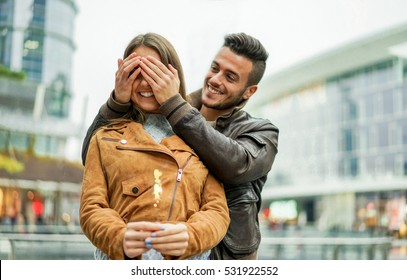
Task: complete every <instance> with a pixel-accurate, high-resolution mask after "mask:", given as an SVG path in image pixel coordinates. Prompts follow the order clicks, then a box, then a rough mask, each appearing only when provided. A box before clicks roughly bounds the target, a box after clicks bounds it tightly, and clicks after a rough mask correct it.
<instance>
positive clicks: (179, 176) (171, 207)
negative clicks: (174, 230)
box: [167, 155, 192, 221]
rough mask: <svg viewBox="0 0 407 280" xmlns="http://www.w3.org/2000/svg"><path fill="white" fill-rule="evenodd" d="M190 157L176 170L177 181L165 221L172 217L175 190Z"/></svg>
mask: <svg viewBox="0 0 407 280" xmlns="http://www.w3.org/2000/svg"><path fill="white" fill-rule="evenodd" d="M191 158H192V155H190V156H189V157H188V158H187V160H186V161H185V163H184V165H183V166H182V167H181V168H179V169H178V174H177V181H176V182H175V186H174V193H173V194H172V201H171V206H170V211H169V213H168V218H167V221H169V220H170V218H171V215H172V209H173V208H174V202H175V196H176V194H177V188H178V185H179V183H180V182H181V178H182V173H183V172H184V169H185V168H186V167H187V165H188V162H189V161H190V160H191Z"/></svg>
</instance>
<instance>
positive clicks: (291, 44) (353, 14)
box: [72, 0, 407, 127]
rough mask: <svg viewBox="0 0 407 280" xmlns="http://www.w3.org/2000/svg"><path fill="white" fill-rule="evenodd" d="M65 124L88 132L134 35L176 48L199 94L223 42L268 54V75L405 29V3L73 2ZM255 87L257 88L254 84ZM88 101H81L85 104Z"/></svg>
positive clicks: (254, 0) (189, 83)
mask: <svg viewBox="0 0 407 280" xmlns="http://www.w3.org/2000/svg"><path fill="white" fill-rule="evenodd" d="M76 3H77V6H78V15H77V18H76V21H75V39H74V40H75V43H76V53H75V56H74V63H73V71H74V72H73V73H74V75H73V89H74V95H75V98H74V102H73V106H72V118H73V120H74V121H76V122H80V121H81V120H84V121H85V126H86V127H88V126H89V124H90V123H91V121H92V120H93V118H94V116H95V115H96V113H97V111H98V109H99V107H100V106H101V105H102V104H103V103H104V102H105V101H106V100H107V98H108V96H109V94H110V92H111V90H112V89H113V88H114V78H115V72H116V70H117V59H118V58H119V57H121V56H122V54H123V51H124V49H125V47H126V46H127V43H128V42H129V41H130V40H131V39H132V38H133V37H135V36H136V35H138V34H140V33H145V32H156V33H159V34H161V35H163V36H164V37H166V38H167V39H169V41H170V42H171V43H172V44H173V45H174V47H175V48H176V50H177V52H178V54H179V56H180V59H181V63H182V65H183V68H184V73H185V78H186V83H187V91H188V92H191V91H193V90H195V89H198V88H199V87H201V86H202V82H203V78H204V76H205V73H206V71H207V70H208V69H209V65H210V63H211V61H212V59H213V57H214V56H215V54H216V52H217V51H218V50H219V48H220V47H221V45H222V43H223V37H224V35H226V34H228V33H234V32H245V33H248V34H250V35H253V36H254V37H257V38H258V39H259V40H260V41H261V42H262V43H263V45H264V46H265V47H266V49H267V50H268V52H269V59H268V61H267V63H268V64H267V68H266V74H265V77H267V75H271V74H273V73H275V72H278V71H279V70H282V69H284V68H286V67H290V66H292V65H294V64H296V63H298V62H301V61H303V60H307V59H309V58H311V57H313V56H316V55H318V54H321V53H323V52H326V51H329V50H332V49H335V48H338V47H340V46H342V45H345V44H347V43H351V42H353V41H355V40H358V39H360V38H362V37H365V36H368V35H370V34H374V33H377V32H380V31H382V30H385V29H387V28H390V27H393V26H396V25H398V24H403V23H407V13H406V11H407V1H405V0H386V1H384V0H143V1H139V0H104V1H100V0H77V1H76ZM260 86H261V83H260ZM86 100H87V101H86Z"/></svg>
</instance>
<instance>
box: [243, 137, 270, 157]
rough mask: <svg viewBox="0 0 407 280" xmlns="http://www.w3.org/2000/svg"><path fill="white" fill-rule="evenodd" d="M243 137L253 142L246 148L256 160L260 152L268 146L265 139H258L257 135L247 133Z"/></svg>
mask: <svg viewBox="0 0 407 280" xmlns="http://www.w3.org/2000/svg"><path fill="white" fill-rule="evenodd" d="M242 137H247V138H249V139H250V140H252V141H253V142H251V143H250V145H245V148H246V149H247V151H249V153H250V154H251V155H252V157H254V158H256V157H257V156H258V155H259V153H260V151H261V150H262V149H263V148H264V147H265V146H266V143H264V141H263V139H261V138H260V137H257V136H256V135H253V134H249V133H245V134H243V135H242Z"/></svg>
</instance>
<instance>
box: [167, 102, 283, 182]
mask: <svg viewBox="0 0 407 280" xmlns="http://www.w3.org/2000/svg"><path fill="white" fill-rule="evenodd" d="M160 110H161V112H162V113H163V114H164V115H166V116H167V118H168V120H169V122H170V124H171V126H172V127H173V130H174V132H175V133H176V134H177V135H179V136H180V137H181V138H182V139H183V140H184V141H185V142H186V143H187V144H188V145H189V146H190V147H191V148H193V149H194V150H195V152H196V153H197V154H198V155H199V157H200V158H201V160H202V161H203V162H204V164H205V165H206V166H207V167H208V169H209V170H210V171H211V172H212V173H213V174H214V175H215V176H217V177H218V178H219V179H220V180H221V181H222V182H223V183H225V184H232V185H236V184H242V183H245V182H249V181H253V180H256V179H259V178H260V177H262V176H264V175H266V174H267V173H268V172H269V171H270V169H271V167H272V164H273V162H274V158H275V156H276V154H277V143H278V133H279V131H278V128H277V127H275V126H274V125H273V124H272V123H270V122H269V121H268V120H265V119H254V118H251V119H247V114H237V116H234V118H235V119H234V121H233V122H234V123H233V124H229V125H227V126H225V127H224V128H217V129H219V130H217V129H215V128H214V127H212V126H211V125H210V124H208V123H207V122H206V120H205V118H204V117H203V116H202V115H201V114H200V113H199V111H198V110H197V109H195V108H193V107H192V106H191V105H189V104H188V103H186V102H185V101H184V100H183V99H182V98H181V97H180V96H174V97H172V98H171V99H169V100H168V101H167V102H166V103H164V104H163V105H162V106H161V108H160Z"/></svg>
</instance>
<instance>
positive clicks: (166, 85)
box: [140, 56, 180, 104]
mask: <svg viewBox="0 0 407 280" xmlns="http://www.w3.org/2000/svg"><path fill="white" fill-rule="evenodd" d="M140 60H141V62H140V68H141V75H143V78H144V79H145V80H146V81H147V83H148V84H149V85H150V86H151V88H152V90H153V93H154V96H155V99H156V100H157V102H158V103H160V104H163V103H164V102H165V101H167V100H168V99H169V98H171V97H173V96H174V95H177V94H179V87H180V80H179V77H178V71H177V70H176V69H175V68H174V67H173V66H172V65H171V64H169V65H168V67H169V68H167V67H166V66H165V65H164V64H162V62H161V61H159V60H158V59H156V58H154V57H152V56H147V57H141V58H140Z"/></svg>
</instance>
